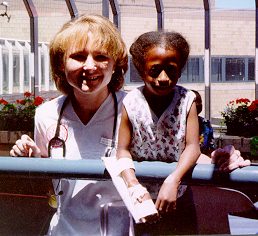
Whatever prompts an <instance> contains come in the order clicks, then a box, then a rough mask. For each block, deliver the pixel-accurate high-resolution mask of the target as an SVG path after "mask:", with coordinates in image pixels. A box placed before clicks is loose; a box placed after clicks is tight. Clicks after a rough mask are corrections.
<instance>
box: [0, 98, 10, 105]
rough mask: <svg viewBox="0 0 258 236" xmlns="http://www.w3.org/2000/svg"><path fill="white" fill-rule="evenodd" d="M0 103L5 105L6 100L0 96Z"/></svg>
mask: <svg viewBox="0 0 258 236" xmlns="http://www.w3.org/2000/svg"><path fill="white" fill-rule="evenodd" d="M0 104H2V105H7V104H8V102H7V101H6V100H4V99H3V98H0Z"/></svg>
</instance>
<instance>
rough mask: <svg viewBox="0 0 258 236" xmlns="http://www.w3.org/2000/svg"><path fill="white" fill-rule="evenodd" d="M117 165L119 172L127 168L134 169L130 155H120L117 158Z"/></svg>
mask: <svg viewBox="0 0 258 236" xmlns="http://www.w3.org/2000/svg"><path fill="white" fill-rule="evenodd" d="M118 166H119V172H120V173H121V172H123V171H124V170H128V169H133V170H135V167H134V163H133V160H132V159H131V158H130V157H120V158H119V159H118Z"/></svg>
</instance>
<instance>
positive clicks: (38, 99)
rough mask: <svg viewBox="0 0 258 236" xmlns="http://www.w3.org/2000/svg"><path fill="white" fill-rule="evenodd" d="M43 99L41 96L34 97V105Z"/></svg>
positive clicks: (40, 102) (37, 104)
mask: <svg viewBox="0 0 258 236" xmlns="http://www.w3.org/2000/svg"><path fill="white" fill-rule="evenodd" d="M43 101H44V99H43V98H42V97H40V96H37V97H35V100H34V105H35V106H39V105H40V104H42V103H43Z"/></svg>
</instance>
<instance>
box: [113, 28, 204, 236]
mask: <svg viewBox="0 0 258 236" xmlns="http://www.w3.org/2000/svg"><path fill="white" fill-rule="evenodd" d="M130 53H131V55H132V59H133V63H134V65H135V67H136V69H137V71H138V73H139V74H140V76H141V78H142V80H143V81H144V84H145V85H144V86H143V87H140V88H137V89H135V90H133V91H131V92H130V93H129V94H128V95H127V96H126V97H125V98H124V100H123V105H124V106H123V110H122V119H121V125H120V130H119V141H118V150H117V157H118V158H119V160H118V161H120V159H122V160H127V161H126V162H127V163H128V168H126V165H124V166H123V168H122V172H121V175H122V178H123V179H124V181H125V183H126V185H127V186H128V188H129V192H130V195H131V196H132V198H133V201H135V202H136V205H141V204H144V201H147V200H148V199H150V194H149V193H148V192H147V191H146V189H145V188H144V187H143V186H142V185H141V184H140V183H139V182H138V180H137V178H136V176H135V173H134V170H133V166H132V165H131V164H129V163H131V162H132V160H136V161H163V162H175V161H176V162H178V164H177V168H176V170H175V171H174V172H172V173H171V174H170V175H169V176H168V177H167V178H166V179H165V181H164V182H163V184H162V185H161V187H160V189H159V190H158V194H157V196H154V198H156V202H155V206H156V208H157V210H158V212H159V215H160V216H162V217H163V216H164V215H166V217H163V218H162V219H161V220H159V222H158V223H156V224H154V225H151V226H148V225H146V224H138V225H136V234H144V235H145V233H150V232H151V233H152V234H158V233H162V234H165V233H180V234H181V233H183V234H188V233H195V232H196V231H195V224H194V207H193V205H192V204H191V193H190V190H188V189H187V188H186V186H182V185H180V183H181V180H182V178H183V176H184V175H185V174H186V172H187V171H188V170H190V168H191V167H193V165H194V164H195V163H196V161H197V159H198V157H199V155H200V147H199V133H198V117H197V111H196V105H195V102H194V99H195V94H194V93H193V92H192V91H190V90H187V89H185V88H183V87H181V86H178V85H177V82H178V79H179V78H180V76H181V72H182V69H183V67H184V65H185V63H186V61H187V58H188V55H189V45H188V43H187V41H186V40H185V39H184V38H183V37H182V36H181V35H180V34H179V33H176V32H148V33H145V34H143V35H141V36H140V37H139V38H138V39H137V40H136V41H135V42H134V43H133V44H132V46H131V48H130ZM130 160H131V162H130ZM148 187H149V188H148V189H149V190H150V192H151V194H154V195H155V188H154V189H153V188H150V187H153V186H148ZM149 207H151V206H149ZM153 213H154V215H152V216H151V217H143V219H142V220H141V221H142V222H145V221H153V219H155V220H156V218H155V217H154V216H155V212H153Z"/></svg>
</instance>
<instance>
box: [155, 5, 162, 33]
mask: <svg viewBox="0 0 258 236" xmlns="http://www.w3.org/2000/svg"><path fill="white" fill-rule="evenodd" d="M155 5H156V10H157V21H158V24H157V25H158V31H162V30H163V29H164V6H163V1H162V0H155Z"/></svg>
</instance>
